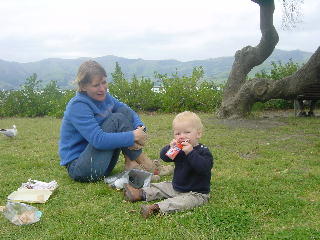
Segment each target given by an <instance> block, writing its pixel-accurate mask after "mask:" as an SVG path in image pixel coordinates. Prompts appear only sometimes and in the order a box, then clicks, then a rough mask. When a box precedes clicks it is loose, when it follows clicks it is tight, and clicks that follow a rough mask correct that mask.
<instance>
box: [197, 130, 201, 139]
mask: <svg viewBox="0 0 320 240" xmlns="http://www.w3.org/2000/svg"><path fill="white" fill-rule="evenodd" d="M201 136H202V132H200V131H198V133H197V138H198V139H199V138H201Z"/></svg>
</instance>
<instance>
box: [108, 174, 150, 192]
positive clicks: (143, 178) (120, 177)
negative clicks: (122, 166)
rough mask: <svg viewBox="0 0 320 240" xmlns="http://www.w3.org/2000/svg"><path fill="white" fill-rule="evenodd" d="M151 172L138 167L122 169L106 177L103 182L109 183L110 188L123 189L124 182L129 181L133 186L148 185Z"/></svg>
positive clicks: (141, 186)
mask: <svg viewBox="0 0 320 240" xmlns="http://www.w3.org/2000/svg"><path fill="white" fill-rule="evenodd" d="M152 175H153V174H152V173H150V172H146V171H143V170H139V169H131V170H129V171H123V172H121V173H118V174H116V175H113V176H110V177H106V178H105V179H104V182H105V183H106V184H109V186H111V187H112V188H116V189H123V185H124V184H125V183H129V184H130V185H131V186H133V187H135V188H143V187H148V186H150V182H151V178H152Z"/></svg>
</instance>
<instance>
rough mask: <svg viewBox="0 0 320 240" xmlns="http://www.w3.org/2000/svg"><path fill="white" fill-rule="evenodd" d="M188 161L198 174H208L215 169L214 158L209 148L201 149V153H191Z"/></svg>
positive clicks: (187, 157) (187, 158)
mask: <svg viewBox="0 0 320 240" xmlns="http://www.w3.org/2000/svg"><path fill="white" fill-rule="evenodd" d="M186 160H187V161H188V162H189V164H190V165H191V167H192V168H193V169H194V170H195V171H196V172H198V173H201V174H206V173H208V171H211V168H212V167H213V156H212V154H211V152H210V151H209V149H208V148H207V147H203V148H201V149H200V150H199V151H196V150H194V151H191V152H190V153H189V154H188V155H187V156H186Z"/></svg>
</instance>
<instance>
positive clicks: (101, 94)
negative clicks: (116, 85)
mask: <svg viewBox="0 0 320 240" xmlns="http://www.w3.org/2000/svg"><path fill="white" fill-rule="evenodd" d="M107 89H108V83H107V80H106V77H104V76H99V75H96V76H94V77H93V78H92V79H91V83H88V84H87V85H85V86H84V87H82V88H81V91H84V92H87V95H88V96H89V97H91V98H93V99H94V100H97V101H103V100H104V99H105V98H106V92H107Z"/></svg>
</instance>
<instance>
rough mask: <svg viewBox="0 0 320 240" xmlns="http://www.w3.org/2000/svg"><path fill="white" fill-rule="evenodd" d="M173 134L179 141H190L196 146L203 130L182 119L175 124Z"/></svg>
mask: <svg viewBox="0 0 320 240" xmlns="http://www.w3.org/2000/svg"><path fill="white" fill-rule="evenodd" d="M173 136H174V139H175V140H176V141H178V142H184V141H188V142H189V143H190V144H191V145H192V146H196V145H198V140H199V139H200V137H201V132H199V131H198V130H197V129H196V128H195V127H194V126H193V124H192V123H191V122H189V121H180V122H176V123H174V125H173Z"/></svg>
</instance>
